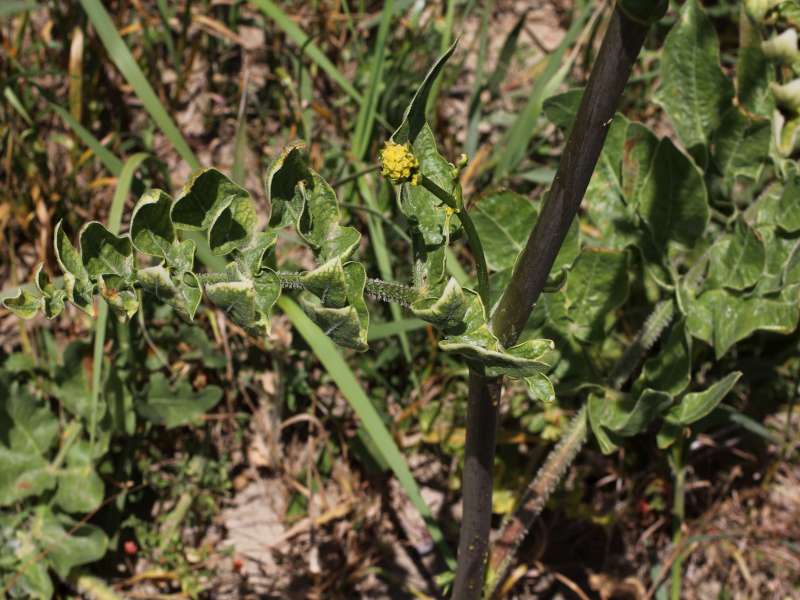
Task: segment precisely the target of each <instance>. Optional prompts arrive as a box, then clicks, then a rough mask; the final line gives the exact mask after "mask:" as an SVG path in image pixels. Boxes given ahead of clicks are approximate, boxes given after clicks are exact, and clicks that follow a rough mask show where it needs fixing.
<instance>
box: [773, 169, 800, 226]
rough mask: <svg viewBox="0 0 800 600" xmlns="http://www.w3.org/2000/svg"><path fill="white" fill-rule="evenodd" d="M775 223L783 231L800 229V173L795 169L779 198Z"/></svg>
mask: <svg viewBox="0 0 800 600" xmlns="http://www.w3.org/2000/svg"><path fill="white" fill-rule="evenodd" d="M774 219H775V221H774V222H775V224H776V225H778V227H780V228H781V229H782V230H783V231H786V232H788V233H795V232H796V231H800V173H798V172H797V171H796V170H795V171H793V172H792V173H791V174H790V176H789V178H788V180H787V181H786V183H785V185H784V188H783V192H782V193H781V195H780V198H779V199H778V203H777V206H776V211H775V217H774Z"/></svg>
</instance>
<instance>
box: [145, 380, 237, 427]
mask: <svg viewBox="0 0 800 600" xmlns="http://www.w3.org/2000/svg"><path fill="white" fill-rule="evenodd" d="M221 399H222V389H221V388H219V387H217V386H216V385H209V386H206V387H205V388H203V389H202V390H201V391H199V392H196V391H194V390H193V389H192V386H191V384H190V383H189V382H187V381H186V380H180V381H178V382H177V383H176V384H175V385H174V386H170V384H169V382H168V381H167V378H166V377H165V376H164V374H163V373H155V374H153V376H152V377H151V378H150V385H149V387H148V389H147V394H146V396H145V397H144V398H142V399H141V400H140V401H139V402H137V404H136V412H138V413H139V414H140V415H142V417H144V418H145V419H147V420H148V421H152V422H154V423H157V424H159V425H164V426H166V427H167V428H169V429H171V428H173V427H178V426H179V425H187V424H189V423H192V422H193V421H195V420H196V419H197V418H198V417H200V415H202V414H203V413H205V412H206V411H209V410H211V409H212V408H214V407H215V406H216V405H217V403H218V402H219V401H220V400H221Z"/></svg>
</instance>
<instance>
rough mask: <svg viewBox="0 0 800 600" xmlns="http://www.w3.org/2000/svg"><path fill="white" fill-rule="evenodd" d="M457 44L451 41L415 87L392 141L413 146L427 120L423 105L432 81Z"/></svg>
mask: <svg viewBox="0 0 800 600" xmlns="http://www.w3.org/2000/svg"><path fill="white" fill-rule="evenodd" d="M457 44H458V42H453V44H452V45H451V46H450V47H449V48H448V49H447V51H446V52H445V53H444V54H442V56H440V57H439V58H438V59H437V61H436V62H435V63H434V65H433V66H432V67H431V68H430V70H429V71H428V73H427V74H426V75H425V78H424V79H423V80H422V83H421V84H420V85H419V87H418V88H417V91H416V93H415V94H414V97H413V98H412V99H411V102H410V103H409V105H408V106H407V107H406V110H405V113H403V120H402V122H401V123H400V127H398V128H397V130H396V131H395V132H394V134H392V141H393V142H396V143H398V144H406V143H409V144H411V146H412V147H413V146H414V143H415V142H416V140H417V137H418V136H419V134H420V133H421V132H422V130H423V129H424V128H425V127H426V126H427V124H428V121H427V119H426V117H425V107H426V106H427V105H428V96H429V95H430V93H431V88H432V87H433V82H434V81H435V80H436V78H437V77H438V76H439V73H440V72H441V71H442V69H443V68H444V65H445V63H447V61H448V60H449V58H450V57H451V56H452V55H453V52H454V51H455V49H456V45H457ZM417 158H418V159H420V163H421V162H422V160H421V158H420V157H419V156H418V157H417Z"/></svg>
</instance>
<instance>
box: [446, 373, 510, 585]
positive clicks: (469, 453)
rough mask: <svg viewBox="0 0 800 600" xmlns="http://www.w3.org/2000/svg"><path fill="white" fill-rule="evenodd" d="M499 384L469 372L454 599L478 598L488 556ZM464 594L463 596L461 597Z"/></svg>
mask: <svg viewBox="0 0 800 600" xmlns="http://www.w3.org/2000/svg"><path fill="white" fill-rule="evenodd" d="M499 385H500V381H498V380H494V379H486V378H485V377H484V376H483V375H481V374H480V373H477V372H475V371H474V370H470V375H469V399H468V406H467V423H469V424H470V425H471V430H470V431H472V435H468V436H467V443H466V448H465V450H464V475H463V480H464V482H469V487H467V485H466V483H465V484H464V485H463V486H462V497H463V502H464V505H463V517H462V519H461V536H460V539H459V541H458V571H457V575H460V576H461V579H456V583H455V585H456V588H455V589H454V591H453V598H478V597H480V594H481V589H482V588H483V572H484V567H485V565H486V560H487V559H488V556H489V533H490V531H491V528H492V466H493V464H492V463H493V462H494V453H495V446H496V442H497V406H496V404H495V402H496V399H497V398H499V397H500V389H499ZM459 594H462V595H459Z"/></svg>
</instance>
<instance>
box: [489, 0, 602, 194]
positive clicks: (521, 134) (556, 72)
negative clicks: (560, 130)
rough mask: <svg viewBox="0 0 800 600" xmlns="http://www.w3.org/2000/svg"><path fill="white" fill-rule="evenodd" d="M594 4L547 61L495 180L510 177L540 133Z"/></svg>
mask: <svg viewBox="0 0 800 600" xmlns="http://www.w3.org/2000/svg"><path fill="white" fill-rule="evenodd" d="M592 9H593V3H591V2H590V3H587V4H586V5H585V6H584V8H583V12H582V13H581V14H580V15H579V16H578V18H577V19H575V20H574V21H573V22H572V25H571V26H570V28H569V30H568V31H567V34H566V35H565V36H564V39H563V40H561V43H560V44H559V45H558V47H557V48H556V49H555V50H554V51H553V52H552V53H551V54H550V56H548V57H547V59H546V60H547V66H546V67H545V69H544V72H543V73H542V74H541V75H540V76H539V77H538V78H537V79H536V81H534V83H533V89H532V90H531V96H530V98H529V99H528V103H527V104H526V105H525V108H523V109H522V111H521V112H520V113H519V114H518V115H517V118H516V119H515V120H514V123H513V124H512V125H511V127H509V129H508V134H507V136H506V141H505V143H504V144H501V146H500V147H501V148H502V152H501V154H500V156H499V157H498V160H497V164H496V165H495V170H494V178H495V180H498V179H501V178H503V177H505V176H506V175H508V174H509V173H510V172H511V171H512V170H513V169H514V167H516V166H517V165H518V164H519V163H520V161H521V160H522V159H523V158H524V157H525V151H526V150H527V148H528V144H529V143H530V141H531V138H532V137H533V135H534V134H535V133H536V122H537V121H538V120H539V116H540V115H541V114H542V105H543V104H544V101H545V99H546V98H547V97H548V95H550V94H551V93H552V91H553V90H554V88H556V87H557V86H558V85H559V84H560V83H561V81H563V79H564V77H566V75H567V72H568V70H569V69H568V68H564V67H567V65H564V66H562V65H561V61H562V59H563V58H564V54H565V53H566V51H567V48H569V47H570V46H571V45H572V44H573V42H574V41H575V40H576V38H577V37H578V36H579V35H580V33H581V31H582V30H583V26H584V23H585V22H586V20H587V19H588V18H589V15H590V14H591V13H592Z"/></svg>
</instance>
